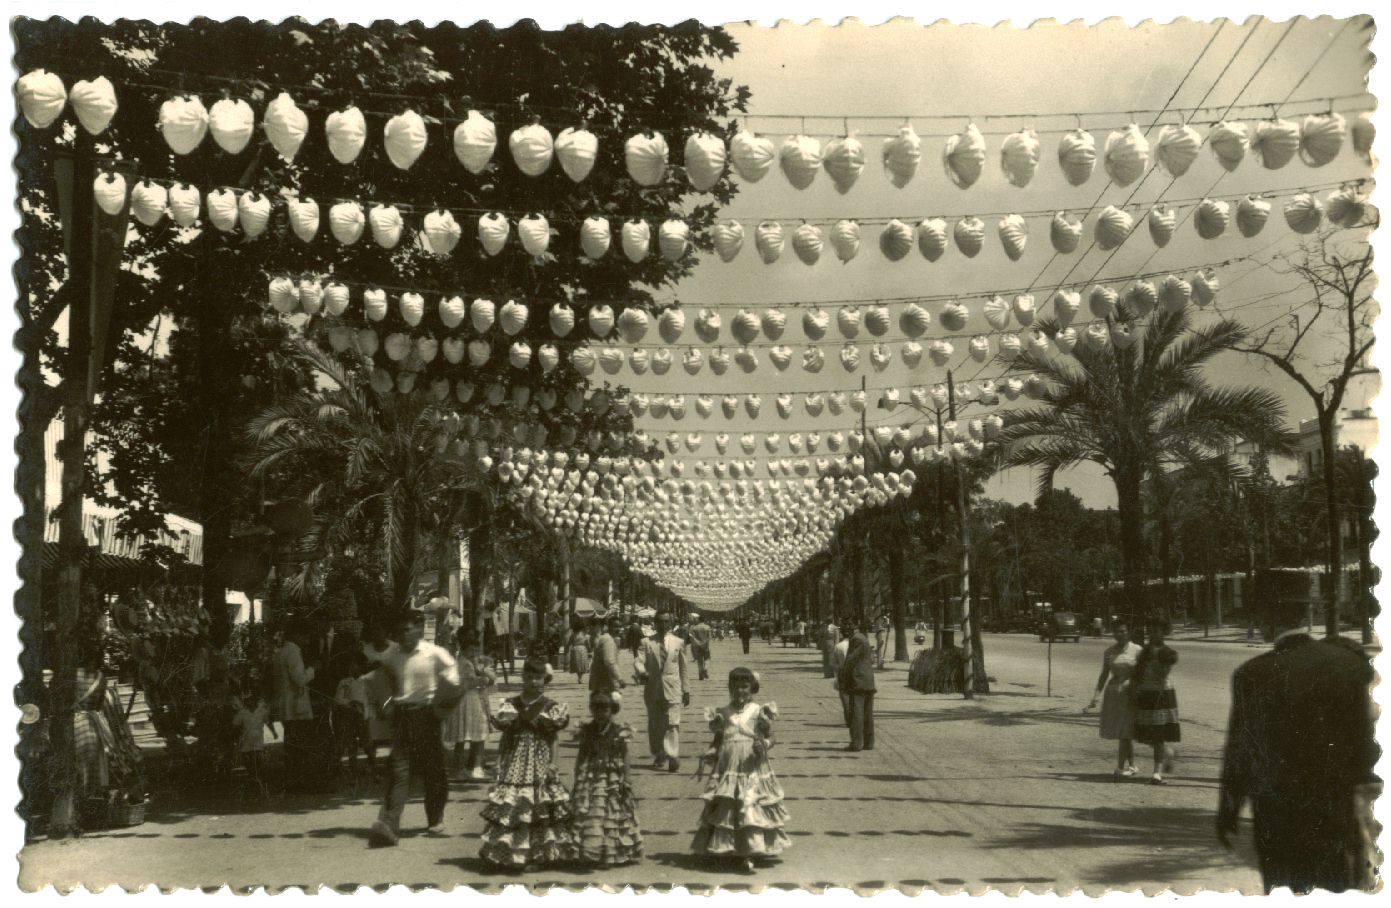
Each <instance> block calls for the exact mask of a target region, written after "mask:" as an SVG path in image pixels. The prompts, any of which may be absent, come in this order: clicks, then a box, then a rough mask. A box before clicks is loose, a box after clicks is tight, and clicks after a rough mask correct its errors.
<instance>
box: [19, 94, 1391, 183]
mask: <svg viewBox="0 0 1391 908" xmlns="http://www.w3.org/2000/svg"><path fill="white" fill-rule="evenodd" d="M16 90H17V94H18V99H19V106H20V110H21V111H22V112H23V114H24V117H25V119H26V120H27V121H28V122H29V123H30V124H31V125H32V126H34V127H35V128H38V129H44V128H47V127H48V126H51V125H52V124H53V123H54V122H56V121H57V120H58V118H59V117H60V116H61V115H62V113H63V110H64V108H65V107H66V106H67V105H68V104H69V103H71V105H72V108H73V112H74V114H75V115H76V117H77V119H78V121H79V123H81V125H82V127H83V128H84V129H86V130H87V131H89V132H91V133H93V134H100V133H101V132H104V131H105V130H106V128H107V126H109V125H110V123H111V120H112V118H113V117H114V116H115V113H116V110H117V103H118V102H117V97H116V90H115V86H114V85H113V84H112V83H111V81H110V80H109V79H107V78H106V77H105V76H99V77H97V78H95V79H92V80H81V81H78V82H77V83H75V84H74V85H73V88H72V91H71V93H69V92H68V90H67V88H66V86H65V85H64V83H63V80H62V77H61V76H59V75H58V74H56V73H51V72H46V71H44V70H34V71H32V72H29V73H26V74H25V75H24V76H22V77H20V79H19V81H18V84H17V86H16ZM432 119H433V118H432ZM257 126H258V123H257V115H256V112H255V111H254V110H253V108H252V107H251V105H250V104H249V103H248V102H247V101H246V100H243V99H240V98H222V99H220V100H218V101H215V102H214V103H213V104H212V105H211V106H206V105H205V104H204V102H203V100H202V99H201V98H200V97H199V96H198V95H196V94H192V93H188V92H179V93H175V94H173V96H172V97H170V98H169V99H168V100H166V101H164V102H163V104H162V105H161V106H160V111H159V122H158V124H157V128H158V129H159V130H160V132H161V134H162V136H163V137H164V140H165V142H166V143H167V144H168V146H169V148H170V150H171V151H173V152H174V153H175V154H176V155H188V154H192V153H193V152H195V151H196V150H198V148H199V147H200V146H202V145H203V143H204V141H205V140H206V139H207V138H208V137H209V136H211V138H212V141H213V142H214V143H215V144H216V145H217V147H218V148H220V149H221V150H222V151H224V152H226V153H228V154H240V153H242V152H243V151H245V150H246V148H247V147H248V145H249V143H250V141H251V139H252V137H253V136H254V134H255V131H256V129H257ZM259 127H260V129H261V131H262V132H263V133H264V134H265V136H266V138H267V140H268V141H269V142H270V144H271V145H272V147H274V149H275V150H276V152H277V153H278V154H279V155H280V156H281V157H283V158H285V159H286V160H291V161H292V160H294V158H295V157H296V155H297V154H298V153H299V150H300V148H301V147H302V146H303V144H304V142H305V140H306V137H307V136H308V134H309V130H310V123H309V115H308V114H307V113H306V112H305V111H304V110H303V109H302V108H301V107H300V106H299V105H298V103H297V102H296V101H295V100H294V98H293V97H292V96H291V95H290V94H289V93H288V92H281V93H280V94H278V95H277V96H276V97H275V98H274V99H272V100H271V101H270V102H269V103H268V104H267V105H266V107H265V109H264V111H263V112H262V113H261V115H260V122H259ZM322 129H323V132H324V138H325V141H326V143H327V145H328V148H329V151H330V154H331V155H332V156H333V158H334V159H335V160H336V161H338V162H339V163H340V164H351V163H353V162H355V161H356V160H357V159H358V157H359V156H360V155H361V154H362V152H363V150H364V149H365V147H366V145H367V142H368V132H369V130H368V125H367V118H366V115H365V114H364V113H363V111H362V110H361V109H360V108H358V107H357V106H356V105H349V106H347V107H345V108H343V109H341V110H336V111H333V112H331V113H329V114H328V115H327V116H326V117H325V118H324V122H323V127H322ZM430 132H431V129H430V123H429V122H428V121H427V119H426V117H424V116H422V115H421V114H420V113H418V112H416V111H415V110H413V109H407V110H404V111H402V112H400V113H397V114H395V115H394V116H391V117H390V118H389V119H387V120H386V123H385V125H384V126H383V127H382V128H381V133H380V141H381V144H382V148H383V151H384V152H385V154H386V157H387V159H388V160H389V161H390V162H391V163H392V165H394V166H395V167H397V168H398V169H401V170H408V169H410V167H411V166H413V165H414V164H415V162H416V161H418V160H419V159H420V156H421V155H422V154H423V153H424V151H425V148H426V146H427V144H428V143H429V141H430ZM1349 133H1351V140H1352V144H1353V147H1354V149H1355V150H1356V152H1357V153H1359V154H1361V155H1363V156H1364V157H1369V156H1370V153H1371V145H1372V141H1373V137H1374V126H1373V125H1372V120H1371V116H1370V112H1366V111H1364V112H1361V113H1359V114H1358V115H1357V116H1356V117H1355V119H1354V120H1353V124H1352V127H1351V129H1349V126H1348V123H1347V119H1346V118H1345V117H1344V116H1343V115H1342V114H1341V113H1337V112H1333V111H1325V112H1319V113H1311V114H1308V115H1307V116H1305V117H1304V118H1303V120H1302V121H1300V122H1298V123H1296V122H1295V121H1293V120H1288V119H1283V118H1279V117H1272V118H1270V119H1266V120H1261V121H1259V122H1257V123H1256V124H1255V125H1254V126H1247V125H1246V124H1245V123H1241V122H1229V121H1222V122H1219V123H1217V124H1216V125H1215V126H1213V127H1212V129H1211V131H1210V133H1209V134H1208V135H1207V136H1206V137H1204V136H1203V135H1202V133H1200V132H1199V131H1198V129H1197V127H1195V126H1194V125H1193V124H1192V123H1179V124H1170V125H1166V126H1164V127H1163V128H1162V129H1161V130H1160V132H1159V135H1158V137H1157V139H1156V140H1155V141H1154V143H1153V144H1151V142H1150V141H1149V139H1148V138H1147V137H1146V135H1145V132H1144V131H1143V130H1142V129H1141V128H1140V127H1139V126H1138V125H1137V124H1135V123H1133V122H1132V123H1130V124H1129V125H1127V126H1125V127H1123V128H1121V129H1116V130H1113V131H1111V132H1110V134H1109V135H1107V137H1106V140H1105V142H1104V144H1103V145H1101V146H1100V147H1098V143H1097V139H1096V137H1095V136H1094V135H1093V134H1092V133H1091V132H1089V131H1087V130H1085V129H1083V128H1081V127H1080V126H1079V127H1077V128H1075V129H1073V130H1071V131H1069V132H1067V133H1065V134H1064V135H1063V136H1062V137H1061V139H1060V140H1059V141H1058V146H1057V149H1056V158H1057V164H1058V167H1059V169H1060V170H1061V171H1062V173H1063V175H1064V177H1065V178H1066V179H1067V181H1068V182H1069V183H1070V184H1072V185H1074V186H1080V185H1082V184H1084V183H1086V182H1087V181H1088V180H1089V179H1090V178H1091V176H1092V173H1093V171H1094V170H1095V168H1096V165H1097V162H1098V159H1099V160H1100V162H1101V164H1102V167H1103V169H1104V170H1105V172H1106V174H1107V176H1108V177H1109V178H1110V179H1111V181H1112V182H1113V183H1115V184H1116V185H1118V186H1128V185H1130V184H1131V183H1133V182H1135V181H1136V180H1138V179H1139V178H1140V177H1141V176H1142V175H1144V173H1145V172H1146V171H1147V170H1148V169H1149V168H1150V167H1151V165H1152V164H1153V165H1155V166H1159V167H1162V168H1163V169H1164V170H1165V171H1166V172H1167V173H1169V174H1170V175H1172V176H1174V177H1178V176H1182V175H1183V174H1184V173H1186V172H1187V171H1188V169H1189V168H1190V167H1191V166H1192V164H1193V163H1194V161H1196V159H1197V157H1198V153H1199V150H1200V149H1201V147H1202V146H1203V145H1204V144H1207V145H1208V146H1209V147H1210V148H1211V149H1212V152H1213V154H1214V155H1215V156H1216V158H1217V160H1218V161H1219V162H1220V163H1221V165H1222V166H1223V167H1224V168H1226V169H1227V170H1229V171H1230V170H1234V169H1236V168H1237V167H1238V166H1239V165H1240V164H1241V163H1242V162H1243V161H1244V160H1245V158H1246V157H1247V156H1248V154H1249V155H1250V156H1251V157H1253V158H1255V159H1256V161H1257V162H1258V163H1259V164H1260V165H1261V166H1262V167H1264V168H1265V169H1267V170H1277V169H1280V168H1282V167H1284V166H1285V165H1286V164H1288V163H1289V162H1290V161H1291V160H1293V159H1294V158H1295V157H1296V156H1298V157H1299V158H1300V159H1301V160H1302V161H1303V162H1304V163H1305V164H1306V165H1308V166H1310V167H1321V166H1324V165H1326V164H1328V163H1330V162H1331V161H1333V160H1334V159H1335V158H1336V157H1337V156H1338V154H1339V153H1340V152H1341V150H1342V147H1343V145H1344V143H1345V141H1346V140H1347V138H1348V136H1349ZM449 141H450V142H451V144H452V148H453V151H454V155H455V158H456V159H457V160H458V163H459V164H460V165H461V166H463V167H464V169H465V170H467V171H469V172H470V173H475V174H477V173H481V172H482V171H484V170H485V169H487V168H488V167H489V166H490V165H491V164H492V162H493V160H494V156H495V153H496V151H497V148H498V145H499V144H500V143H499V130H498V126H497V124H496V123H495V122H494V121H493V120H492V119H490V118H489V117H488V116H487V115H485V114H484V113H482V112H481V111H478V110H469V111H468V112H467V114H466V116H465V117H464V118H463V119H462V120H461V121H459V122H458V123H457V125H455V126H454V128H453V130H452V132H451V133H450V134H449ZM506 148H507V150H508V152H509V154H510V157H511V159H512V161H513V163H514V165H515V166H516V168H517V169H518V171H520V172H521V173H523V174H525V175H527V176H530V177H539V176H542V175H543V174H545V173H546V172H547V171H549V170H551V169H552V166H553V164H558V166H559V168H560V169H561V170H562V171H563V172H564V173H565V175H566V176H567V177H568V178H569V179H571V180H572V181H574V182H576V183H579V182H582V181H583V180H584V179H585V178H586V177H588V176H589V174H590V173H591V172H592V170H593V168H594V164H595V161H596V160H597V157H598V152H599V137H598V135H596V134H595V133H594V132H593V131H592V130H591V129H590V128H589V126H588V124H587V123H586V122H579V123H577V124H576V125H574V126H569V127H566V128H565V129H563V130H562V131H561V132H560V133H559V135H558V136H557V135H554V134H552V132H551V131H550V130H549V129H548V128H547V127H546V126H544V125H542V124H541V123H540V122H539V118H535V119H534V120H533V122H531V123H528V124H525V125H521V126H518V127H517V128H516V129H513V130H512V131H511V132H510V133H509V134H508V135H507V139H506ZM683 152H684V154H683V161H682V163H683V167H682V169H683V170H684V175H685V178H686V180H687V182H688V183H689V184H690V185H691V187H692V188H694V189H696V190H698V191H706V190H708V189H710V188H711V187H713V186H714V185H715V184H716V183H717V182H718V181H719V180H720V179H721V178H722V176H723V175H724V173H725V171H726V168H732V169H733V170H734V172H735V173H737V174H738V175H739V177H740V179H741V180H743V181H744V182H746V183H756V182H758V181H759V180H761V179H763V178H764V177H765V176H766V175H767V174H768V173H769V171H770V170H772V168H773V165H774V163H776V164H777V165H778V168H779V169H780V170H781V172H782V174H783V176H784V177H785V178H786V180H787V182H788V183H789V184H790V185H791V186H793V187H794V188H796V189H807V188H808V187H810V186H811V185H812V184H813V183H814V182H815V180H816V177H817V176H818V175H819V174H820V173H821V172H822V171H824V172H825V173H826V176H827V178H828V179H830V180H831V182H832V184H833V185H834V186H835V188H836V189H837V190H838V191H839V192H842V193H845V192H848V191H849V190H850V189H851V187H853V186H854V184H855V183H856V182H857V181H858V179H859V178H860V176H861V174H862V173H863V171H864V169H865V165H866V160H867V158H868V157H869V156H870V155H869V152H868V151H867V149H866V148H865V145H864V143H863V142H861V141H860V139H858V138H856V136H855V135H853V134H849V135H845V136H838V137H835V138H832V139H831V140H830V141H828V142H826V143H824V144H823V143H822V142H821V141H820V140H819V139H817V138H815V137H812V136H809V135H802V134H799V135H792V136H788V137H786V138H785V139H783V140H782V141H781V142H780V143H775V142H774V140H773V139H771V138H768V137H766V136H759V135H757V134H755V133H753V132H751V131H749V130H748V129H747V128H744V129H742V130H740V131H739V132H737V133H736V134H735V135H734V136H733V137H732V138H730V139H729V141H728V143H726V142H725V140H724V139H723V138H721V137H720V136H718V135H715V134H713V133H710V132H695V133H692V134H691V135H690V136H688V137H687V139H686V141H685V144H684V146H683ZM879 157H880V160H881V162H882V166H883V170H884V173H885V176H886V177H887V178H888V180H889V181H890V182H891V183H892V184H893V185H895V186H897V187H900V188H902V187H904V186H907V185H908V184H909V183H910V182H911V181H912V180H913V178H914V176H915V175H916V174H917V171H918V168H919V165H920V163H921V161H922V157H923V148H922V138H921V137H920V136H919V135H918V134H917V132H916V131H915V130H914V128H913V126H912V125H911V124H907V125H904V126H903V127H901V128H900V129H899V131H898V133H897V134H896V135H894V136H892V137H890V138H887V139H885V140H884V141H883V143H882V145H881V147H880V150H879ZM988 157H989V151H988V148H987V143H986V139H985V136H984V134H983V133H982V132H981V131H980V129H979V127H977V126H976V125H975V123H974V122H972V123H970V124H969V125H967V126H966V128H965V129H963V130H962V131H961V132H959V133H955V134H953V135H951V136H949V137H948V138H947V139H946V141H945V143H944V144H943V146H942V149H941V162H942V167H943V170H944V172H945V174H946V176H947V178H948V179H949V181H950V182H951V183H952V184H954V185H956V186H957V187H959V188H962V189H966V188H969V187H971V186H972V185H974V184H975V183H976V182H977V181H978V180H979V179H980V177H981V175H982V173H983V172H984V169H985V166H986V161H987V159H988ZM1042 157H1043V150H1042V142H1041V140H1040V139H1039V137H1038V133H1037V131H1036V130H1035V129H1033V128H1032V127H1025V128H1023V129H1020V130H1018V131H1017V132H1014V133H1011V134H1009V135H1007V136H1005V138H1004V139H1003V141H1001V142H1000V145H999V148H998V166H999V168H1000V170H1001V171H1002V173H1003V174H1004V176H1005V179H1006V180H1007V181H1008V182H1009V183H1010V184H1011V185H1014V186H1019V187H1023V186H1027V185H1028V184H1029V183H1030V182H1031V181H1032V179H1033V177H1034V175H1035V173H1036V171H1037V169H1038V166H1039V163H1040V161H1041V159H1042ZM670 158H671V148H670V145H669V143H668V141H667V139H666V137H665V136H663V135H662V133H661V132H659V131H656V130H653V129H650V128H649V129H642V130H640V131H638V132H636V133H634V134H632V135H630V136H628V137H627V138H626V140H625V141H624V143H623V161H624V167H625V170H626V172H627V175H628V176H629V178H631V179H632V180H633V181H634V182H635V183H636V184H637V185H639V186H643V187H649V186H656V185H659V184H661V183H663V182H665V181H666V180H667V179H668V177H669V175H670V171H671V169H672V162H671V160H670Z"/></svg>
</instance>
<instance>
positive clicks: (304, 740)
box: [270, 624, 314, 787]
mask: <svg viewBox="0 0 1391 908" xmlns="http://www.w3.org/2000/svg"><path fill="white" fill-rule="evenodd" d="M307 636H308V633H307V631H306V629H305V627H304V626H303V625H301V624H294V625H292V626H291V627H290V628H289V630H288V631H287V632H286V634H285V639H284V640H283V641H282V642H281V644H280V646H279V647H278V648H277V649H276V651H275V655H274V656H273V657H272V659H271V666H270V676H271V687H272V690H273V691H274V695H273V696H272V698H271V701H270V714H271V718H272V719H275V720H276V721H278V722H279V723H280V725H281V727H282V728H284V729H285V737H284V740H285V778H286V782H287V784H288V785H290V786H291V787H298V786H302V785H304V784H305V783H306V782H307V781H308V780H307V779H306V778H305V773H306V771H307V770H308V766H309V759H310V756H311V755H312V749H313V726H314V706H313V704H312V703H311V702H310V699H309V682H310V681H312V680H313V679H314V670H313V669H312V668H308V667H306V666H305V664H304V654H303V650H302V648H301V647H302V646H303V645H304V644H305V642H306V639H307Z"/></svg>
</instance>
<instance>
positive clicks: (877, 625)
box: [874, 615, 889, 670]
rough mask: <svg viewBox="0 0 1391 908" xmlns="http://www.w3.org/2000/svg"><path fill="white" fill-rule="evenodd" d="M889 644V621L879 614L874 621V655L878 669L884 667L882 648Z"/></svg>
mask: <svg viewBox="0 0 1391 908" xmlns="http://www.w3.org/2000/svg"><path fill="white" fill-rule="evenodd" d="M888 646H889V622H887V621H885V620H884V616H883V615H880V616H879V617H878V618H877V619H875V622H874V657H875V663H874V664H875V665H876V666H877V667H878V668H879V669H881V670H882V669H883V668H884V650H886V649H887V648H888Z"/></svg>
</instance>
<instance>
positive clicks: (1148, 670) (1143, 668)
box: [1134, 626, 1180, 785]
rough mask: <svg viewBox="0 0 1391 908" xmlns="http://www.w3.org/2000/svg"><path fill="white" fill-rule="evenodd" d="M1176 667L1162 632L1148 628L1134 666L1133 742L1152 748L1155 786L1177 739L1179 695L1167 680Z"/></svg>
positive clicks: (1169, 762) (1168, 764) (1160, 781)
mask: <svg viewBox="0 0 1391 908" xmlns="http://www.w3.org/2000/svg"><path fill="white" fill-rule="evenodd" d="M1177 663H1178V653H1176V652H1174V650H1173V648H1172V647H1170V646H1166V645H1165V643H1164V633H1163V631H1161V630H1160V629H1159V628H1158V627H1157V626H1156V627H1153V628H1151V629H1150V633H1149V642H1147V643H1146V644H1145V648H1144V649H1143V650H1141V651H1140V658H1139V660H1138V661H1137V662H1136V666H1135V684H1134V694H1135V740H1136V741H1139V742H1140V743H1141V744H1148V745H1150V747H1152V748H1154V774H1153V775H1151V776H1150V782H1151V784H1154V785H1163V784H1164V773H1165V772H1167V771H1169V768H1170V767H1171V766H1172V764H1173V745H1175V744H1177V743H1178V741H1179V739H1180V729H1179V723H1178V695H1177V694H1176V693H1175V692H1174V685H1173V682H1172V681H1171V680H1169V673H1170V672H1171V671H1172V670H1173V667H1174V665H1175V664H1177Z"/></svg>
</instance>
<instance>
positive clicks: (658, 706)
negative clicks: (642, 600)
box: [635, 616, 691, 772]
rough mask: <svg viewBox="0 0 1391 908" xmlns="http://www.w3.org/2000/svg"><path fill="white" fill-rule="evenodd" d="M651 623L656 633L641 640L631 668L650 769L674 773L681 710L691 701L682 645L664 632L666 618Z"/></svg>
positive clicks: (678, 760) (678, 757)
mask: <svg viewBox="0 0 1391 908" xmlns="http://www.w3.org/2000/svg"><path fill="white" fill-rule="evenodd" d="M652 623H653V625H654V626H655V628H656V630H655V632H654V633H653V634H652V636H651V637H649V638H648V639H646V640H644V641H643V644H642V651H641V652H640V653H639V654H638V662H637V665H636V666H635V669H636V671H637V675H638V678H639V679H640V680H641V681H642V682H643V691H642V698H643V702H644V703H645V704H646V705H647V744H648V747H649V748H650V750H651V751H652V767H653V768H654V769H661V768H662V767H663V766H666V768H667V771H669V772H676V771H677V770H678V769H680V768H681V707H683V706H688V705H690V702H691V691H690V688H689V687H687V685H686V646H685V643H684V642H683V641H682V640H681V638H680V637H677V636H676V635H675V634H672V633H669V632H668V631H667V626H668V625H667V620H666V618H664V617H662V616H658V617H657V618H656V620H654V621H653V622H652Z"/></svg>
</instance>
